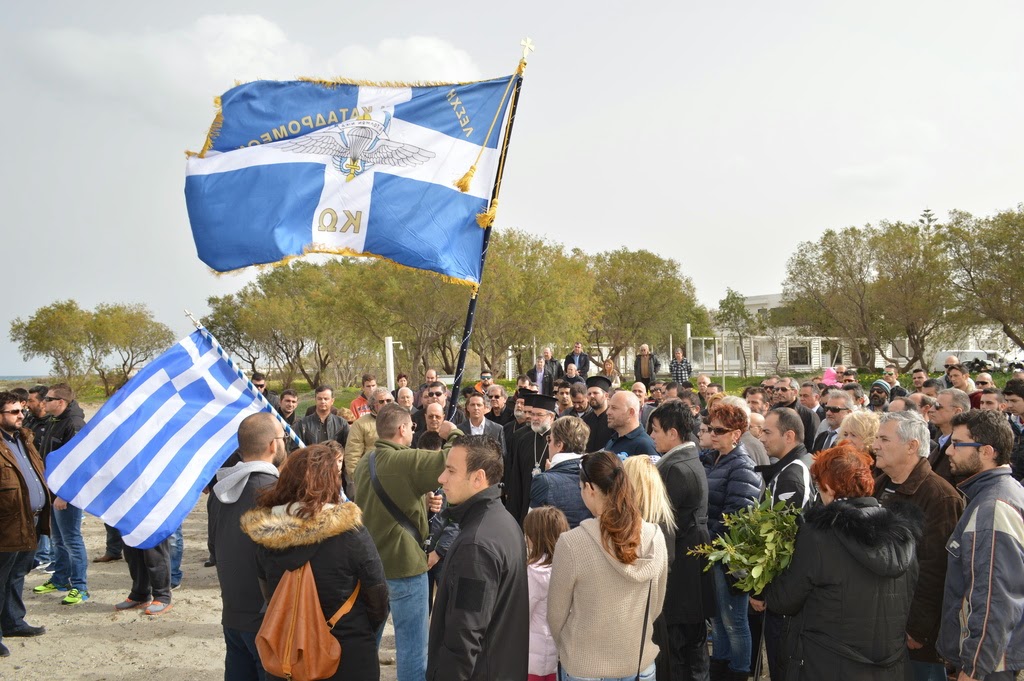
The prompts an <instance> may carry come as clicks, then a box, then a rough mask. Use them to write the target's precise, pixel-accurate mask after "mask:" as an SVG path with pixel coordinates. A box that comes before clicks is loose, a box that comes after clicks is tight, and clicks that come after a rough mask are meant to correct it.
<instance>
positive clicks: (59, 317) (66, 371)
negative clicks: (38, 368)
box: [10, 300, 92, 391]
mask: <svg viewBox="0 0 1024 681" xmlns="http://www.w3.org/2000/svg"><path fill="white" fill-rule="evenodd" d="M91 321H92V313H90V312H89V311H88V310H83V309H82V308H81V307H79V306H78V303H77V302H75V301H74V300H58V301H57V302H55V303H51V304H49V305H46V306H44V307H41V308H39V309H38V310H36V311H35V314H33V315H32V316H31V317H29V318H28V319H27V320H22V319H21V318H20V317H19V318H18V319H15V320H14V321H13V322H11V331H10V336H11V341H12V342H14V343H17V344H18V349H19V350H20V351H21V356H22V358H23V359H24V360H26V361H28V360H30V359H33V358H35V357H45V358H46V359H48V360H49V361H50V369H51V371H52V372H53V376H54V377H55V378H58V379H60V380H62V381H65V382H67V383H68V384H69V385H71V387H72V388H74V389H75V390H76V391H77V390H78V389H80V388H82V387H83V386H84V385H85V377H86V375H87V374H88V373H89V369H90V368H91V367H90V360H89V353H88V346H89V325H90V323H91Z"/></svg>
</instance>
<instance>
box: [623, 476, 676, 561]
mask: <svg viewBox="0 0 1024 681" xmlns="http://www.w3.org/2000/svg"><path fill="white" fill-rule="evenodd" d="M622 468H623V469H624V470H625V471H626V477H627V478H629V482H630V483H632V485H633V492H634V493H635V494H636V505H637V506H638V507H639V508H640V517H641V518H643V519H644V520H646V521H647V522H649V523H654V524H655V525H657V526H658V527H660V528H661V531H662V532H664V533H665V544H666V546H673V544H674V542H675V536H676V521H675V513H674V512H673V510H672V502H671V501H669V498H668V492H666V491H665V483H664V482H663V481H662V479H661V475H659V474H658V469H657V467H656V466H655V465H654V462H653V461H651V457H649V456H631V457H629V458H627V459H626V460H625V461H623V462H622Z"/></svg>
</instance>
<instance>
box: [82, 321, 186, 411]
mask: <svg viewBox="0 0 1024 681" xmlns="http://www.w3.org/2000/svg"><path fill="white" fill-rule="evenodd" d="M89 335H90V352H91V353H92V355H93V361H92V367H93V370H94V371H96V373H97V374H98V375H99V377H100V380H101V381H102V382H103V389H104V391H105V392H106V394H107V395H111V394H112V393H113V392H114V391H115V390H117V389H118V388H120V387H121V386H122V385H124V384H125V383H127V382H128V379H129V378H131V376H132V374H134V373H135V372H136V371H137V370H138V369H139V368H140V367H141V366H142V365H143V364H145V363H146V362H148V361H150V360H151V359H153V358H155V357H156V356H157V355H159V354H160V353H161V352H163V351H164V350H166V349H167V348H168V347H170V345H171V344H172V343H174V333H173V332H172V331H171V329H170V328H169V327H168V326H167V325H166V324H163V323H161V322H158V321H156V320H155V319H153V315H152V313H151V312H150V311H149V309H148V308H147V307H146V306H145V305H139V304H136V305H127V304H123V303H115V304H106V303H101V304H100V305H97V306H96V310H95V312H93V314H92V320H91V323H90V326H89Z"/></svg>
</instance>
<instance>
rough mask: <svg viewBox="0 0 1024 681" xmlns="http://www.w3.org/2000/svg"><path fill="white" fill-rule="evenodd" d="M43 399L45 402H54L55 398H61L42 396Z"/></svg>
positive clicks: (57, 398)
mask: <svg viewBox="0 0 1024 681" xmlns="http://www.w3.org/2000/svg"><path fill="white" fill-rule="evenodd" d="M43 399H44V400H46V401H47V402H56V401H57V400H59V399H61V398H60V397H44V398H43Z"/></svg>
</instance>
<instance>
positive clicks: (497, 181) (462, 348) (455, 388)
mask: <svg viewBox="0 0 1024 681" xmlns="http://www.w3.org/2000/svg"><path fill="white" fill-rule="evenodd" d="M521 44H522V45H523V48H524V49H523V59H522V62H521V63H520V73H522V69H524V68H525V66H526V56H527V53H528V52H529V51H532V50H533V46H532V45H533V44H532V43H531V42H530V39H529V38H527V39H526V40H524V41H523V42H522V43H521ZM522 85H523V78H522V75H520V76H519V78H518V79H517V80H516V84H515V86H514V89H513V90H512V100H511V102H510V104H509V113H508V126H507V127H506V128H505V137H504V139H503V140H502V142H501V154H500V158H504V157H505V155H506V154H507V153H508V143H509V140H510V139H511V138H512V125H513V124H514V123H515V121H516V107H518V105H519V90H520V88H522ZM504 172H505V164H504V163H499V165H498V174H497V177H495V178H494V186H493V187H492V188H491V201H490V204H491V205H493V204H494V202H495V200H496V199H497V198H498V190H499V188H500V187H501V177H502V175H503V174H504ZM490 243H491V225H490V224H488V225H487V227H485V228H484V243H483V248H482V249H481V251H480V286H482V285H483V280H484V265H485V264H486V263H487V249H488V247H489V246H490ZM479 296H480V289H479V286H478V287H477V290H476V291H474V292H473V295H471V296H470V298H469V308H468V309H467V310H466V325H465V328H464V329H463V332H462V343H461V344H460V345H459V360H458V362H457V364H456V366H455V380H454V381H453V383H452V400H451V403H450V404H449V405H448V419H449V420H451V419H452V418H453V417H454V416H455V410H456V409H457V408H458V403H459V392H460V391H461V390H462V376H463V374H464V373H465V371H466V356H467V355H468V354H469V341H470V338H471V337H472V335H473V319H474V318H475V317H476V301H477V299H478V298H479Z"/></svg>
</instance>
